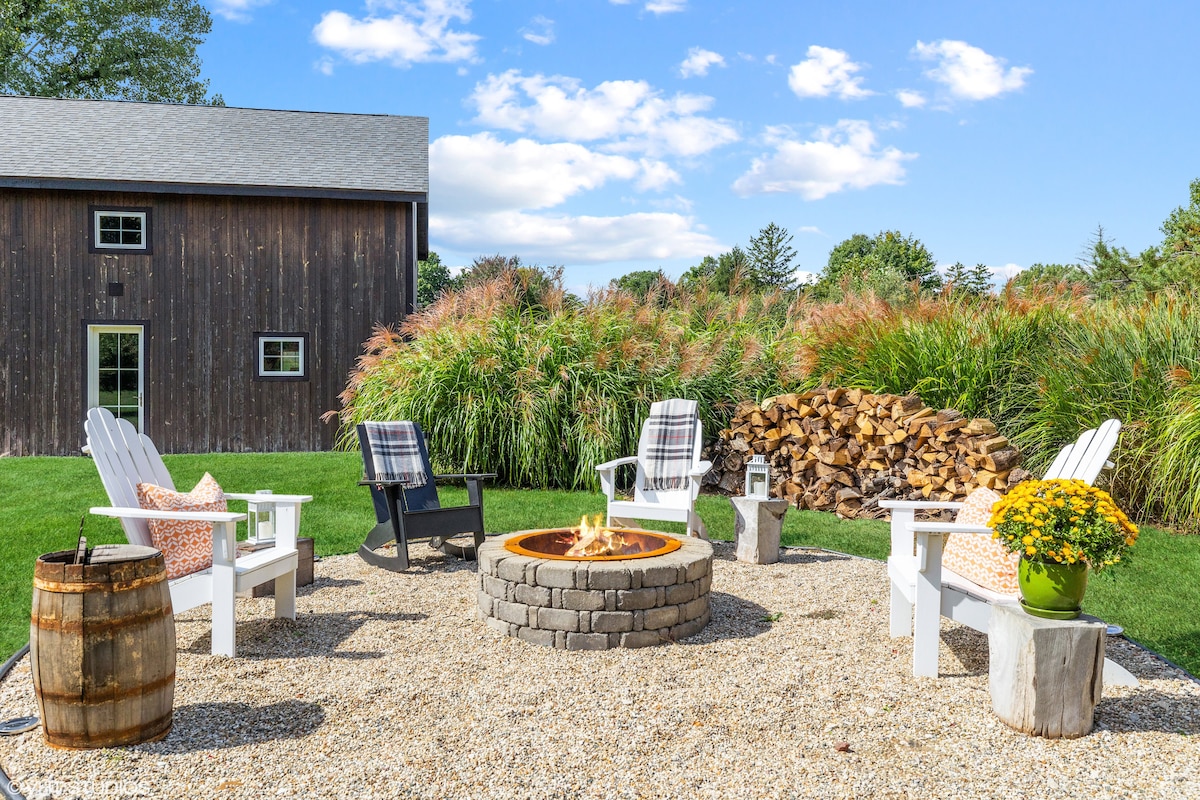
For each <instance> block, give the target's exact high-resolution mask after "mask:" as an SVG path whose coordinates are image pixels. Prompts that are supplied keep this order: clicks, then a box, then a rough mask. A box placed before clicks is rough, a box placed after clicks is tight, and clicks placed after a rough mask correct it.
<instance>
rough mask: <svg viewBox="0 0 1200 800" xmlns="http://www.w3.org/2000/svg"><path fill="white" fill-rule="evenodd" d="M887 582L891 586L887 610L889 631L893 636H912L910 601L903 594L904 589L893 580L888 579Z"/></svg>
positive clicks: (911, 608)
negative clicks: (890, 596) (889, 602)
mask: <svg viewBox="0 0 1200 800" xmlns="http://www.w3.org/2000/svg"><path fill="white" fill-rule="evenodd" d="M889 583H891V586H892V601H891V607H890V610H889V620H890V622H889V627H890V630H889V633H890V634H891V636H893V637H896V636H912V618H913V607H912V603H910V602H908V598H907V597H905V596H904V590H903V589H901V588H900V587H899V586H898V585H897V584H896V582H895V581H894V580H892V581H889Z"/></svg>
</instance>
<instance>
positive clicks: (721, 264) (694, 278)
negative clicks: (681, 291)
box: [679, 245, 755, 294]
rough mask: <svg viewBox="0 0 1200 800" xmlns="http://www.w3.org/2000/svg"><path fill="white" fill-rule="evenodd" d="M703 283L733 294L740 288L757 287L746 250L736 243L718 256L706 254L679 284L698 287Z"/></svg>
mask: <svg viewBox="0 0 1200 800" xmlns="http://www.w3.org/2000/svg"><path fill="white" fill-rule="evenodd" d="M701 284H704V285H707V286H708V287H709V288H710V289H712V290H714V291H717V292H722V293H724V294H732V293H733V292H735V291H737V290H739V289H745V288H751V289H753V288H755V284H754V281H753V278H752V276H751V266H750V258H749V256H747V255H746V251H745V250H743V249H742V248H740V247H738V246H737V245H734V247H733V249H732V250H730V251H729V252H728V253H722V254H721V255H719V256H717V257H716V258H713V257H712V256H705V257H704V258H703V260H701V262H700V263H699V264H697V265H696V266H694V267H692V268H691V269H689V270H688V271H687V272H685V273H683V275H682V276H681V277H680V278H679V285H680V286H682V287H684V288H686V289H697V288H699V286H700V285H701Z"/></svg>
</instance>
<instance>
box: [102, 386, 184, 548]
mask: <svg viewBox="0 0 1200 800" xmlns="http://www.w3.org/2000/svg"><path fill="white" fill-rule="evenodd" d="M83 427H84V430H85V431H86V433H87V445H88V450H89V451H90V453H91V456H92V460H93V461H94V462H95V463H96V470H97V471H98V472H99V473H100V482H101V483H102V484H104V491H106V492H107V493H108V501H109V502H110V503H111V504H112V505H113V506H114V507H116V508H137V507H138V499H137V485H138V484H139V483H153V484H155V485H157V486H163V487H166V488H168V489H171V490H174V489H175V483H174V482H173V481H172V480H171V474H170V473H169V472H167V468H166V465H164V464H163V461H162V456H160V455H159V454H158V450H157V448H155V446H154V442H152V441H150V437H149V436H146V435H144V434H139V433H138V432H137V429H136V428H134V427H133V425H132V424H130V423H129V421H128V420H124V419H117V418H116V417H114V416H113V414H112V412H111V411H109V410H108V409H107V408H93V409H91V410H90V411H88V415H87V421H86V422H85V423H84V426H83ZM121 526H122V527H123V528H124V529H125V537H126V538H127V539H128V540H129V543H130V544H140V545H146V546H151V540H150V526H149V524H148V523H147V521H146V520H144V519H123V520H121Z"/></svg>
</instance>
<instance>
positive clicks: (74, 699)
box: [38, 669, 175, 708]
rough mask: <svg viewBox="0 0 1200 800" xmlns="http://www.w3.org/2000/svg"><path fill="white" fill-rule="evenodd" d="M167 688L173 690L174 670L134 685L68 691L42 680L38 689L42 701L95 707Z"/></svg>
mask: <svg viewBox="0 0 1200 800" xmlns="http://www.w3.org/2000/svg"><path fill="white" fill-rule="evenodd" d="M165 689H169V690H170V691H171V692H172V693H174V691H175V670H173V669H172V670H171V672H170V673H169V674H167V675H163V676H162V677H161V678H155V679H154V680H152V681H144V682H142V683H139V684H137V685H136V686H124V687H122V686H120V685H119V684H118V685H108V686H105V687H103V688H100V689H82V688H81V689H76V690H74V691H69V692H56V691H54V690H53V689H51V688H49V687H48V686H46V684H45V683H44V682H43V683H42V685H41V687H40V688H39V689H38V694H39V695H41V698H42V702H45V701H47V700H50V701H52V702H54V703H56V704H58V705H61V706H63V707H66V708H95V707H96V706H98V705H100V704H102V703H117V702H120V701H122V700H128V699H129V698H130V697H143V696H146V695H150V694H152V693H154V692H159V691H163V690H165Z"/></svg>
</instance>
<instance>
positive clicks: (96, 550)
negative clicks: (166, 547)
mask: <svg viewBox="0 0 1200 800" xmlns="http://www.w3.org/2000/svg"><path fill="white" fill-rule="evenodd" d="M156 555H158V550H156V549H155V548H153V547H146V546H144V545H140V544H98V545H96V546H95V547H93V548H92V551H91V553H89V554H88V562H89V563H92V564H104V563H107V562H110V561H141V560H142V559H143V558H154V557H155V556H156Z"/></svg>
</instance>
